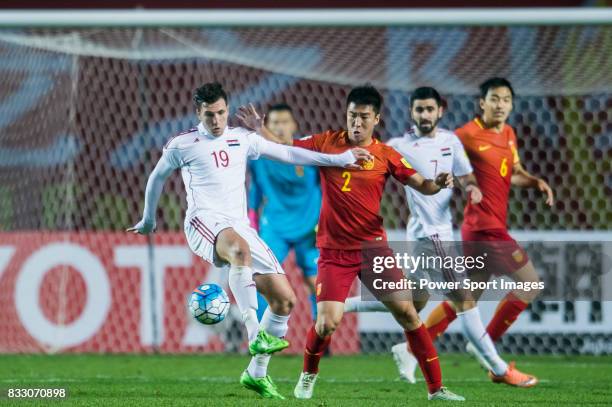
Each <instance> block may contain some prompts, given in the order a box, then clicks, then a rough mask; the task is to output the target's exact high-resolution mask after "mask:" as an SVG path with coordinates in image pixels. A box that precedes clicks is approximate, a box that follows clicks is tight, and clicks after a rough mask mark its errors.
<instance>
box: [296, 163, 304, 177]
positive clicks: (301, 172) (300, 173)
mask: <svg viewBox="0 0 612 407" xmlns="http://www.w3.org/2000/svg"><path fill="white" fill-rule="evenodd" d="M295 175H297V176H298V177H303V176H304V167H303V166H301V165H296V166H295Z"/></svg>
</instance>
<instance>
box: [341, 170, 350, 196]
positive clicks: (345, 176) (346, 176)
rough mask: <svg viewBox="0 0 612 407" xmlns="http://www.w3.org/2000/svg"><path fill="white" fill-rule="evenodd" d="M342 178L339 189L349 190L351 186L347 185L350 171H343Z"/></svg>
mask: <svg viewBox="0 0 612 407" xmlns="http://www.w3.org/2000/svg"><path fill="white" fill-rule="evenodd" d="M342 178H344V185H342V188H341V189H340V191H342V192H350V190H351V187H349V182H351V173H350V172H348V171H344V172H343V173H342Z"/></svg>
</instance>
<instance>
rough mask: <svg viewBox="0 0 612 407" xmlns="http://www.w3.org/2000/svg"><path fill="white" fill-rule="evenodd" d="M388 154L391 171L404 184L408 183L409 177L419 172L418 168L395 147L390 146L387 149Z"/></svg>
mask: <svg viewBox="0 0 612 407" xmlns="http://www.w3.org/2000/svg"><path fill="white" fill-rule="evenodd" d="M386 156H387V166H388V168H389V172H390V173H391V175H393V178H395V179H396V180H398V181H399V182H401V183H402V184H406V183H407V182H408V178H410V177H412V176H413V175H414V174H416V173H417V172H416V170H415V169H414V168H412V165H410V163H409V162H408V160H406V159H405V158H404V157H402V155H401V154H400V153H398V152H397V151H396V150H394V149H393V148H391V147H388V148H387V149H386Z"/></svg>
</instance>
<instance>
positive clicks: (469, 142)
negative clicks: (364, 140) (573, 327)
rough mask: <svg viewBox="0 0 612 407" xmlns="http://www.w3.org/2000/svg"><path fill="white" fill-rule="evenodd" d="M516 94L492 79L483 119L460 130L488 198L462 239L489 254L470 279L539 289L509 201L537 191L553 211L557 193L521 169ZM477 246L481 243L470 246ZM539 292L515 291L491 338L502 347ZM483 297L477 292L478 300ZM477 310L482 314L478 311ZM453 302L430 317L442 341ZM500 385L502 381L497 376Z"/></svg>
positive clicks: (485, 88) (475, 208) (473, 210)
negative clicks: (514, 192)
mask: <svg viewBox="0 0 612 407" xmlns="http://www.w3.org/2000/svg"><path fill="white" fill-rule="evenodd" d="M513 98H514V90H513V89H512V85H511V84H510V82H509V81H508V80H506V79H504V78H490V79H487V80H486V81H485V82H483V83H482V84H481V85H480V101H479V103H480V108H481V110H482V116H480V117H476V118H475V119H474V120H472V121H471V122H469V123H467V124H466V125H464V126H463V127H461V128H459V129H457V130H456V134H457V136H459V139H460V140H461V142H462V143H463V145H464V147H465V150H466V152H467V155H468V157H469V159H470V162H471V164H472V167H473V168H474V175H475V176H476V179H477V180H478V185H479V186H480V188H481V190H482V192H483V199H482V201H481V202H480V203H478V204H474V203H472V202H469V201H468V203H467V206H466V207H465V211H464V220H463V226H462V228H461V235H462V238H463V241H464V242H466V243H464V255H480V254H481V253H482V252H484V251H486V252H488V257H487V261H486V266H487V267H486V268H485V269H484V270H483V271H475V272H472V273H471V274H470V276H469V277H470V279H471V280H473V281H488V280H489V278H490V277H491V275H492V274H503V275H507V276H509V277H510V278H512V279H513V280H515V281H522V282H531V283H535V282H538V281H539V277H538V275H537V273H536V271H535V269H534V267H533V264H532V263H531V261H530V260H529V257H528V256H527V253H526V252H525V251H524V250H523V248H521V246H520V245H519V244H518V243H517V242H516V241H515V240H514V239H513V238H512V237H511V236H510V234H509V233H508V228H507V225H506V218H507V209H508V196H509V193H510V187H511V186H518V187H521V188H535V189H537V190H539V191H540V192H542V193H544V194H545V198H546V204H547V205H549V206H552V205H553V200H554V198H553V192H552V190H551V188H550V187H549V186H548V184H547V183H546V181H544V180H543V179H541V178H538V177H535V176H533V175H531V174H530V173H529V172H527V171H526V170H525V169H524V168H523V166H522V165H521V162H520V159H519V154H518V149H517V148H518V145H517V140H516V134H515V133H514V130H513V129H512V127H510V126H509V125H508V124H507V123H506V121H507V120H508V117H509V115H510V112H511V111H512V108H513V104H512V102H513ZM470 242H477V243H470ZM538 293H539V290H537V289H533V290H531V291H512V292H509V293H508V294H507V295H506V297H505V298H504V299H503V300H502V301H500V303H499V305H498V307H497V309H496V310H495V314H494V316H493V318H492V319H491V321H490V322H489V325H488V326H487V329H486V331H487V333H488V335H489V336H490V338H491V340H492V341H493V342H495V341H497V340H498V339H499V338H500V337H501V336H502V335H503V334H504V332H506V330H507V329H508V328H509V327H510V326H511V325H512V323H513V322H514V321H516V319H517V318H518V316H519V314H520V313H521V312H522V311H523V310H525V309H526V308H527V306H528V305H529V303H530V302H531V301H532V300H533V299H534V298H535V297H536V296H537V295H538ZM481 294H482V291H478V290H474V291H473V292H472V295H473V297H474V299H475V300H478V298H479V297H480V295H481ZM475 309H477V308H475ZM456 311H457V310H456V309H455V307H454V306H453V304H451V303H449V302H442V303H440V304H439V305H438V306H437V307H436V308H435V309H434V310H433V311H432V312H431V314H430V315H429V317H428V319H427V322H426V324H427V326H428V327H429V332H430V333H431V335H432V337H434V338H435V337H438V336H440V335H441V334H442V333H444V331H445V330H446V328H447V327H448V325H449V324H450V323H451V322H452V321H453V320H454V319H455V318H456V317H457V313H456ZM468 351H470V353H472V354H474V355H475V356H476V357H477V359H478V360H479V362H480V363H481V364H482V365H483V367H485V368H486V369H488V370H489V371H490V370H491V369H490V368H491V366H488V363H487V361H486V360H485V359H484V358H482V355H480V354H479V353H478V352H474V351H473V349H470V348H469V347H468ZM491 376H492V379H493V380H494V381H501V380H502V378H500V377H498V376H496V375H491Z"/></svg>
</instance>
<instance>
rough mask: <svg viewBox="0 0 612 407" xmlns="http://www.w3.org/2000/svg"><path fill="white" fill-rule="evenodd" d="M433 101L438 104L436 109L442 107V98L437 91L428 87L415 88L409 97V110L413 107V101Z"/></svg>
mask: <svg viewBox="0 0 612 407" xmlns="http://www.w3.org/2000/svg"><path fill="white" fill-rule="evenodd" d="M425 99H434V100H435V101H436V103H437V104H438V107H440V106H442V97H441V96H440V94H439V93H438V91H437V90H435V89H434V88H432V87H430V86H422V87H420V88H416V89H415V90H414V91H413V92H412V94H411V95H410V109H412V106H413V105H414V101H415V100H425Z"/></svg>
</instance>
